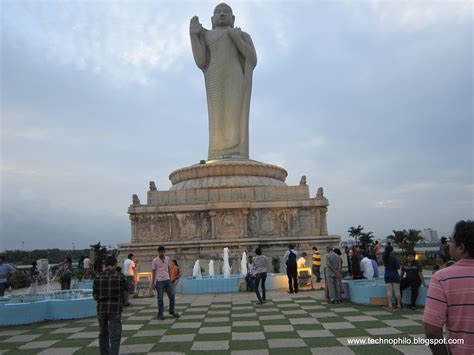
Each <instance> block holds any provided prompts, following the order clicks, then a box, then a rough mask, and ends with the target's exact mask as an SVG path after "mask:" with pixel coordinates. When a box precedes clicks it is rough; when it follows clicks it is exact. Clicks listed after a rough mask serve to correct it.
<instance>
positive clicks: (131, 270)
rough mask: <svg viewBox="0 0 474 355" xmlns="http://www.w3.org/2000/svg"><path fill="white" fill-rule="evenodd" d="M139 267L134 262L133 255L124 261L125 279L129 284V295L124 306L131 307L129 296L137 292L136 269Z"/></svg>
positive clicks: (129, 255)
mask: <svg viewBox="0 0 474 355" xmlns="http://www.w3.org/2000/svg"><path fill="white" fill-rule="evenodd" d="M136 267H137V265H136V263H135V262H134V261H133V254H132V253H130V254H128V257H127V259H125V260H124V261H123V274H124V275H125V279H126V280H127V284H128V294H127V295H126V296H125V298H124V305H125V306H130V302H129V300H128V295H129V294H133V293H134V292H135V269H136Z"/></svg>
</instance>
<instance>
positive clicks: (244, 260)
mask: <svg viewBox="0 0 474 355" xmlns="http://www.w3.org/2000/svg"><path fill="white" fill-rule="evenodd" d="M240 276H242V277H245V276H247V253H246V252H245V251H244V252H243V253H242V260H241V261H240Z"/></svg>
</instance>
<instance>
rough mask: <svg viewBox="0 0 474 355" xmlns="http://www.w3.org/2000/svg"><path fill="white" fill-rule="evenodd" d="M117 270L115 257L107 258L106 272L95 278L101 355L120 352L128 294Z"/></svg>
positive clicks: (93, 287)
mask: <svg viewBox="0 0 474 355" xmlns="http://www.w3.org/2000/svg"><path fill="white" fill-rule="evenodd" d="M116 268H117V259H116V258H115V256H113V255H110V256H107V258H106V259H105V270H104V271H103V272H102V273H101V274H100V275H98V276H97V277H96V278H95V280H94V283H93V286H92V294H93V295H94V299H95V300H96V302H97V317H98V321H99V349H100V354H101V355H109V354H110V355H117V354H118V353H119V351H120V340H121V338H122V311H123V299H124V297H125V294H126V293H127V280H126V279H125V276H124V275H123V274H122V273H121V272H118V271H117V270H116Z"/></svg>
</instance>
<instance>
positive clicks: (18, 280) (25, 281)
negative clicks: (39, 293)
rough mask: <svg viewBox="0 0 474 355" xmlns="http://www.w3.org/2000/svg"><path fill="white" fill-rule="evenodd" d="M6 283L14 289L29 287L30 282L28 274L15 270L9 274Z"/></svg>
mask: <svg viewBox="0 0 474 355" xmlns="http://www.w3.org/2000/svg"><path fill="white" fill-rule="evenodd" d="M8 283H9V284H10V286H11V287H12V288H14V289H17V288H24V287H29V286H30V284H31V280H30V275H29V273H27V272H25V271H17V272H15V273H14V274H13V275H10V277H9V278H8Z"/></svg>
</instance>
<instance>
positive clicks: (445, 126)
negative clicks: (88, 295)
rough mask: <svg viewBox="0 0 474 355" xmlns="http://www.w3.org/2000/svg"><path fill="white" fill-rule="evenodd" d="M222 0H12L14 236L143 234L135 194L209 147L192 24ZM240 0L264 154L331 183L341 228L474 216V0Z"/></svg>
mask: <svg viewBox="0 0 474 355" xmlns="http://www.w3.org/2000/svg"><path fill="white" fill-rule="evenodd" d="M216 4H217V2H205V1H200V2H197V1H193V2H186V1H180V2H176V1H133V2H132V1H120V2H115V1H51V2H47V1H33V2H26V1H18V0H17V1H2V2H1V5H0V6H1V11H0V12H1V16H2V17H1V21H2V22H1V26H2V33H1V232H0V234H1V243H0V250H5V249H20V248H22V247H24V248H25V249H34V248H46V247H61V248H71V247H72V246H73V245H74V247H75V248H83V247H87V246H88V245H89V244H91V243H95V242H97V241H102V243H103V244H106V245H112V246H115V245H116V244H118V243H123V242H128V241H129V240H130V225H129V220H128V216H127V207H128V205H129V204H130V202H131V195H132V194H134V193H137V194H138V195H139V196H140V198H141V199H142V201H143V200H145V199H146V198H145V196H146V191H147V190H148V182H149V181H150V180H154V181H156V185H157V187H158V189H161V190H166V189H169V187H170V186H171V183H170V181H169V180H168V176H169V173H170V172H171V171H173V170H175V169H177V168H180V167H184V166H188V165H191V164H194V163H196V162H198V161H199V160H200V159H206V158H207V148H208V134H207V132H208V131H207V130H208V126H207V106H206V99H205V90H204V79H203V75H202V72H201V71H200V70H199V69H198V68H197V67H196V65H195V63H194V61H193V57H192V53H191V46H190V41H189V32H188V31H189V20H190V18H191V17H192V16H194V15H197V16H199V18H200V20H201V22H202V24H203V26H204V27H206V28H209V27H210V17H211V15H212V11H213V8H214V6H215V5H216ZM230 5H231V6H232V7H233V10H234V14H235V15H236V26H238V27H241V28H242V29H243V30H245V31H246V32H248V33H250V35H251V36H252V39H253V42H254V44H255V47H256V50H257V55H258V65H257V67H256V69H255V71H254V79H253V94H252V105H251V117H250V157H251V158H252V159H254V160H258V161H262V162H266V163H273V164H278V165H282V166H283V167H284V168H285V169H286V170H287V171H288V178H287V183H288V184H289V185H296V184H298V182H299V180H300V177H301V175H306V176H307V180H308V184H309V186H310V191H311V195H312V196H314V195H315V193H316V190H317V188H318V187H319V186H323V187H324V189H325V195H326V196H327V197H328V199H329V201H330V204H331V205H330V208H329V213H328V226H329V233H330V234H339V235H341V236H343V237H345V236H347V229H348V228H349V227H350V226H353V225H358V224H361V225H363V226H364V227H365V230H367V231H373V232H374V234H375V235H376V236H377V237H380V238H383V237H385V236H387V235H388V234H390V233H391V231H392V230H393V229H404V228H406V229H408V228H416V229H423V228H432V229H435V230H437V231H438V233H439V234H440V235H443V234H448V233H450V231H451V229H452V226H453V224H454V223H455V222H456V221H458V220H460V219H465V218H472V217H474V205H473V201H474V184H473V176H474V169H473V150H474V149H473V133H474V131H473V68H472V62H473V58H472V53H473V52H472V50H473V48H472V46H473V38H472V25H473V24H472V21H473V20H472V11H473V8H472V3H470V2H469V1H465V2H459V1H437V2H434V1H418V2H415V1H364V0H362V1H355V0H354V1H335V2H334V1H324V2H323V1H292V2H291V3H290V2H282V1H232V2H230ZM22 242H24V243H22Z"/></svg>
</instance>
